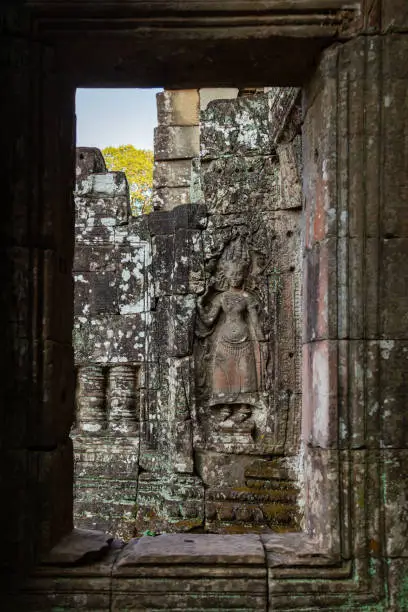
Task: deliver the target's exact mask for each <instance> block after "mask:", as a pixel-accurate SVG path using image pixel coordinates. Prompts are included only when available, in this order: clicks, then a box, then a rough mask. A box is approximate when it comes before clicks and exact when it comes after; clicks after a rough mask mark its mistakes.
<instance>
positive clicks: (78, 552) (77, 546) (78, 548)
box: [43, 529, 113, 565]
mask: <svg viewBox="0 0 408 612" xmlns="http://www.w3.org/2000/svg"><path fill="white" fill-rule="evenodd" d="M112 540H113V538H112V537H110V536H108V535H107V534H106V533H103V532H102V531H90V530H88V531H87V530H86V529H74V530H73V531H72V532H71V533H70V534H68V535H67V536H65V537H64V538H62V540H60V541H59V542H58V544H57V545H56V546H54V548H53V549H52V550H51V552H50V553H49V554H48V555H47V557H46V558H45V559H44V560H43V563H44V564H46V565H75V564H78V563H84V562H86V561H87V562H88V563H89V562H90V561H97V560H98V559H100V558H102V557H103V556H104V555H105V554H106V552H107V551H108V549H109V545H110V544H111V542H112Z"/></svg>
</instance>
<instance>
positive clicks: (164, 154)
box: [154, 126, 199, 161]
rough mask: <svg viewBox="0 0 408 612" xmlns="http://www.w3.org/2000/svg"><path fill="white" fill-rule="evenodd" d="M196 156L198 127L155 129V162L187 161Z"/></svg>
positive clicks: (197, 150) (197, 151) (197, 152)
mask: <svg viewBox="0 0 408 612" xmlns="http://www.w3.org/2000/svg"><path fill="white" fill-rule="evenodd" d="M198 154H199V132H198V126H181V127H180V126H171V127H164V126H163V127H161V126H159V127H157V128H155V131H154V158H155V160H156V161H161V160H167V159H168V160H171V159H189V158H192V157H195V156H196V155H198Z"/></svg>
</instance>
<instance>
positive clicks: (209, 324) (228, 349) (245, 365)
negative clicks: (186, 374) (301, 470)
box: [196, 240, 268, 430]
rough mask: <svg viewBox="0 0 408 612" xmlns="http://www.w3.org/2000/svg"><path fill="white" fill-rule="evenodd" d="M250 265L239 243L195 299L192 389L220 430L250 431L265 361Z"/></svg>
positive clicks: (226, 253) (231, 247)
mask: <svg viewBox="0 0 408 612" xmlns="http://www.w3.org/2000/svg"><path fill="white" fill-rule="evenodd" d="M251 266H252V261H251V257H250V255H249V253H248V252H247V251H246V250H245V248H244V247H243V245H242V243H241V241H240V240H237V241H235V242H234V243H232V244H230V245H229V246H228V248H226V249H225V250H224V252H223V254H222V257H221V258H220V262H219V265H218V266H217V270H216V274H215V275H214V276H213V277H212V278H211V279H210V282H209V286H208V288H207V290H206V292H205V293H204V295H203V296H201V297H200V298H199V299H198V302H197V310H198V324H197V330H196V335H197V337H198V338H199V341H198V344H199V346H198V351H197V355H198V360H197V367H196V369H197V373H198V380H197V388H198V391H199V393H200V394H201V398H200V403H201V406H202V407H206V408H208V410H210V411H211V413H210V414H209V415H208V416H209V417H210V418H212V417H216V418H217V419H218V421H219V422H220V427H221V428H223V429H229V428H230V427H234V426H239V428H240V429H242V428H243V427H244V428H245V429H249V430H252V428H253V421H252V419H251V416H252V411H253V408H254V406H256V405H257V403H258V402H259V392H261V391H263V389H264V379H265V367H266V363H267V354H268V351H267V347H266V342H265V341H266V337H265V333H264V329H263V324H262V306H261V302H260V299H259V297H258V296H257V294H256V293H255V292H254V291H253V290H250V289H249V288H248V286H247V285H248V279H249V275H250V269H251Z"/></svg>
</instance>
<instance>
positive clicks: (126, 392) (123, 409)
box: [108, 366, 139, 434]
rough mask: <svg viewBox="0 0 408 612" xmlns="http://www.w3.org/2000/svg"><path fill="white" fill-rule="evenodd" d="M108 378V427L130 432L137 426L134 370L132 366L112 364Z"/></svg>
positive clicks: (137, 413) (120, 431)
mask: <svg viewBox="0 0 408 612" xmlns="http://www.w3.org/2000/svg"><path fill="white" fill-rule="evenodd" d="M108 379H109V383H108V410H109V428H110V429H111V431H114V432H117V433H121V434H130V433H132V432H134V431H136V430H137V429H138V427H139V406H138V402H137V399H136V370H135V368H134V367H133V366H112V367H111V368H110V369H109V374H108Z"/></svg>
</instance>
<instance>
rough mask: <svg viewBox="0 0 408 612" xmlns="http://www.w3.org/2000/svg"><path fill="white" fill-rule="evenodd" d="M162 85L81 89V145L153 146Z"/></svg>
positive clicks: (78, 102) (78, 101) (78, 105)
mask: <svg viewBox="0 0 408 612" xmlns="http://www.w3.org/2000/svg"><path fill="white" fill-rule="evenodd" d="M159 91H161V89H77V94H76V115H77V147H98V149H103V148H104V147H108V146H118V145H121V144H132V145H134V146H135V147H136V148H138V149H153V128H154V127H155V126H156V125H157V113H156V93H158V92H159Z"/></svg>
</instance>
